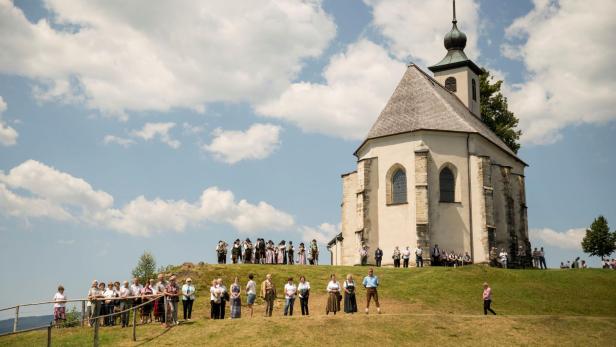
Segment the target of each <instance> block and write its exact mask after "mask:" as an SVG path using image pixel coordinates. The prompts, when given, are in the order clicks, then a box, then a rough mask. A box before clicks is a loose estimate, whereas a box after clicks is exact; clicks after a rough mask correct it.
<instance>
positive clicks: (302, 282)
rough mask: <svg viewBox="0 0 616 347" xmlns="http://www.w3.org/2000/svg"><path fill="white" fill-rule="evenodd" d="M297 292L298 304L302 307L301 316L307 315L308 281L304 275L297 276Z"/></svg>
mask: <svg viewBox="0 0 616 347" xmlns="http://www.w3.org/2000/svg"><path fill="white" fill-rule="evenodd" d="M297 291H298V292H299V304H300V306H301V308H302V316H307V315H309V312H308V298H309V297H310V282H308V281H306V277H304V276H303V275H302V276H299V284H298V285H297Z"/></svg>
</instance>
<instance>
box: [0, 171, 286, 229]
mask: <svg viewBox="0 0 616 347" xmlns="http://www.w3.org/2000/svg"><path fill="white" fill-rule="evenodd" d="M11 189H13V190H11ZM16 189H18V190H23V191H25V192H26V193H27V194H20V193H18V192H16V191H15V190H16ZM27 195H31V196H27ZM0 214H5V215H8V216H14V217H25V218H27V217H32V218H35V217H46V218H50V219H55V220H62V221H67V220H70V221H74V222H77V223H83V224H85V225H90V226H94V227H99V228H103V229H111V230H115V231H117V232H121V233H127V234H131V235H138V236H149V235H152V234H154V233H161V232H169V231H173V232H183V231H184V230H186V228H188V227H189V226H196V225H202V224H204V223H226V224H230V225H232V226H233V227H234V228H235V229H236V230H238V231H239V232H243V233H252V232H256V231H261V230H275V231H285V230H291V229H293V228H294V225H295V221H294V219H293V216H291V215H290V214H288V213H286V212H284V211H281V210H278V209H276V208H275V207H273V206H271V205H269V204H268V203H266V202H264V201H260V202H258V203H256V204H252V203H250V202H248V201H246V200H240V201H237V202H236V200H235V197H234V195H233V193H232V192H230V191H228V190H220V189H218V188H217V187H210V188H207V189H206V190H204V191H203V193H202V195H201V197H200V199H199V200H198V201H196V202H193V203H190V202H187V201H185V200H163V199H160V198H154V199H152V200H149V199H147V198H145V197H144V196H139V197H137V198H135V199H134V200H132V201H130V202H128V203H127V204H125V205H124V206H122V207H121V208H116V207H114V206H113V197H112V196H111V195H109V194H108V193H106V192H104V191H100V190H94V189H93V188H92V186H91V185H90V184H89V183H87V182H86V181H85V180H83V179H81V178H76V177H73V176H71V175H70V174H67V173H64V172H60V171H58V170H56V169H54V168H52V167H49V166H47V165H45V164H42V163H39V162H36V161H34V160H28V161H26V162H24V163H22V164H20V165H18V166H16V167H15V168H13V169H11V170H10V171H9V173H8V174H6V175H5V174H4V173H3V172H2V171H0Z"/></svg>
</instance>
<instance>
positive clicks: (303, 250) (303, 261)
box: [297, 242, 306, 265]
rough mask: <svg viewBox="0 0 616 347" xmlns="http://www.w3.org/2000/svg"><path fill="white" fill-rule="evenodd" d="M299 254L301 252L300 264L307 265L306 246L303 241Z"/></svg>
mask: <svg viewBox="0 0 616 347" xmlns="http://www.w3.org/2000/svg"><path fill="white" fill-rule="evenodd" d="M297 254H299V265H306V246H304V243H303V242H302V243H300V244H299V249H298V251H297Z"/></svg>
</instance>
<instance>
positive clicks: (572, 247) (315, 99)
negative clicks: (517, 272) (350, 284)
mask: <svg viewBox="0 0 616 347" xmlns="http://www.w3.org/2000/svg"><path fill="white" fill-rule="evenodd" d="M140 6H141V7H142V8H147V9H148V10H147V11H145V12H144V11H140ZM165 6H166V7H167V8H156V7H153V6H150V5H148V6H145V4H144V3H140V2H138V1H136V2H132V3H131V7H130V8H124V7H122V3H118V4H115V3H113V2H101V3H99V2H94V1H93V2H87V3H72V2H71V1H63V0H53V1H52V0H50V1H47V2H44V3H37V2H34V1H15V2H13V3H12V2H10V1H0V33H1V34H0V50H1V51H2V52H3V55H2V56H0V97H2V99H1V100H2V101H1V102H0V171H1V174H0V188H1V189H0V237H1V240H2V242H1V243H0V254H1V255H0V260H1V265H0V269H1V273H2V274H3V275H4V278H7V279H9V281H4V282H3V283H2V284H1V285H0V290H1V291H2V293H4V294H5V295H3V296H2V298H1V299H0V306H1V307H4V306H10V305H12V304H15V303H18V302H30V301H36V300H40V299H46V298H48V297H51V296H52V295H53V292H54V288H55V286H56V285H57V284H58V283H59V282H61V283H63V284H64V286H65V287H67V293H68V294H69V295H70V296H71V297H78V296H82V295H84V294H85V293H86V290H87V286H88V283H89V281H90V280H92V279H94V278H98V279H104V280H109V279H125V278H128V276H129V274H130V270H131V269H132V267H133V266H134V265H135V263H136V261H137V258H138V256H139V255H140V254H141V253H142V252H143V251H144V250H149V251H151V252H152V253H153V254H154V255H155V257H156V260H157V262H158V264H160V265H166V264H178V263H182V262H184V261H192V262H198V261H206V262H213V261H215V258H214V252H213V249H214V245H215V243H216V241H217V240H219V239H226V240H232V239H235V238H238V237H239V238H245V237H251V238H256V237H258V236H259V237H265V238H266V239H270V238H271V239H273V240H280V239H287V240H288V239H292V240H294V241H296V242H299V241H300V240H304V239H308V238H310V239H312V238H314V237H317V238H318V239H319V240H327V239H328V238H330V237H331V236H332V235H333V234H335V233H336V232H337V227H338V224H339V222H340V197H341V186H340V174H341V173H344V172H348V171H351V170H353V169H354V167H355V161H354V157H353V155H352V153H353V151H354V150H355V149H356V147H357V146H358V145H359V144H360V143H361V140H362V138H363V136H365V134H366V133H367V130H368V128H369V127H370V126H371V124H372V122H373V121H374V120H375V119H376V117H377V116H378V113H379V112H380V109H381V108H382V107H383V106H384V105H385V102H386V101H387V97H388V96H389V95H390V94H391V92H392V91H393V88H394V87H395V85H396V83H397V82H398V81H399V79H400V78H401V76H402V72H403V69H404V66H405V64H406V63H408V62H411V61H412V62H415V63H417V64H419V65H420V66H421V67H424V68H425V66H428V65H430V64H433V63H435V62H437V61H439V60H440V59H441V58H442V56H443V55H444V53H445V50H444V48H443V46H442V37H443V35H444V34H445V33H446V32H447V31H448V30H449V28H450V26H451V23H450V20H451V15H450V13H451V10H450V2H449V1H447V0H439V1H430V2H425V1H419V0H409V1H402V0H400V1H366V2H365V3H363V2H359V1H324V2H318V1H315V2H306V3H300V2H290V3H285V2H279V3H276V4H271V3H267V2H263V3H260V2H256V1H255V2H244V3H242V4H230V5H222V4H217V5H211V4H206V3H201V2H196V3H190V2H186V3H178V4H177V6H176V4H174V5H165ZM611 9H612V11H610V10H611ZM613 9H614V4H613V3H611V2H608V1H605V2H597V3H596V4H595V3H594V7H590V6H585V5H584V3H583V2H581V1H564V0H563V1H535V2H531V1H515V2H514V1H472V0H459V1H458V20H459V25H460V27H461V29H462V30H463V31H465V32H466V34H467V35H468V37H469V43H468V44H467V48H466V52H467V54H468V55H469V56H471V57H472V58H473V59H475V61H476V62H477V63H478V64H479V65H480V66H487V67H488V68H489V69H490V70H491V71H493V72H494V73H495V74H496V75H497V76H498V77H499V78H503V79H504V80H505V85H504V91H505V94H506V96H508V97H509V100H510V107H511V109H512V110H513V111H514V112H516V114H517V115H518V117H520V119H521V128H522V130H523V131H524V133H525V136H524V138H523V147H522V149H521V151H520V156H521V157H522V158H523V159H524V160H525V161H526V162H527V163H528V164H529V165H530V166H529V167H528V169H527V171H526V174H527V180H526V182H527V200H528V206H529V210H528V214H529V228H530V234H531V238H532V242H533V245H536V246H540V245H544V246H545V247H546V249H547V256H548V264H549V265H550V266H557V265H558V263H559V262H560V261H563V260H567V259H572V258H573V257H575V256H582V257H583V258H586V259H587V257H586V256H584V255H583V254H582V251H581V249H580V247H579V240H580V238H581V237H582V235H583V228H585V227H586V226H588V225H589V224H590V223H591V222H592V220H593V219H594V218H595V217H596V216H597V215H599V214H603V215H605V216H606V217H607V218H608V220H610V221H613V223H616V207H615V206H616V205H615V204H614V203H613V199H614V196H615V194H614V193H616V184H615V183H614V181H613V179H612V177H611V176H613V174H612V173H613V172H614V170H615V169H616V158H615V156H614V154H613V153H614V152H613V148H616V139H615V137H614V136H613V135H614V134H615V133H616V123H615V122H614V118H616V117H615V116H616V114H615V112H614V111H613V110H614V109H616V101H615V99H616V98H613V92H612V91H613V90H614V87H616V78H615V75H614V74H615V73H614V72H613V70H612V69H611V62H612V61H613V59H614V58H616V50H615V48H614V47H613V45H612V44H611V41H610V37H609V33H611V32H613V30H614V29H616V28H615V27H614V26H615V24H614V23H613V21H612V20H611V18H609V16H608V15H609V14H610V13H614V11H613ZM587 15H591V16H587ZM588 18H591V20H588ZM588 37H593V38H594V39H593V40H592V41H589V40H587V38H588ZM212 203H215V204H214V205H212ZM152 211H154V212H152ZM323 250H324V249H323ZM591 264H593V265H598V262H597V260H596V259H594V260H592V259H591ZM20 283H28V284H29V285H27V286H25V288H24V286H22V285H16V284H20ZM32 313H37V312H34V311H33V312H32Z"/></svg>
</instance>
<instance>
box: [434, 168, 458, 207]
mask: <svg viewBox="0 0 616 347" xmlns="http://www.w3.org/2000/svg"><path fill="white" fill-rule="evenodd" d="M438 182H439V187H440V189H441V202H454V201H455V193H456V181H455V177H454V175H453V172H452V171H451V169H450V168H448V167H446V168H444V169H443V170H441V173H440V175H439V179H438Z"/></svg>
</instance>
